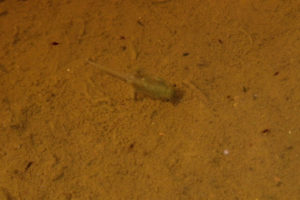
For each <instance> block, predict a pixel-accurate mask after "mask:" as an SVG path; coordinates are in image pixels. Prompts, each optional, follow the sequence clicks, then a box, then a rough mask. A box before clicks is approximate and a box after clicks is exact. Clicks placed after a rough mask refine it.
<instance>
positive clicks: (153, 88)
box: [88, 60, 179, 103]
mask: <svg viewBox="0 0 300 200" xmlns="http://www.w3.org/2000/svg"><path fill="white" fill-rule="evenodd" d="M88 63H89V64H91V65H94V66H96V67H97V68H98V69H100V70H101V71H103V72H105V73H107V74H109V75H111V76H113V77H116V78H118V79H120V80H122V81H124V82H126V83H129V84H131V85H132V86H133V88H134V89H135V91H136V92H137V93H141V94H144V95H146V96H148V97H150V98H152V99H159V100H162V101H170V102H173V103H176V102H177V100H179V95H178V91H177V90H176V88H175V87H174V86H172V85H171V84H169V83H167V82H166V81H164V80H163V79H159V78H152V77H150V76H146V75H143V74H141V73H137V74H136V75H123V74H121V73H119V72H117V71H114V70H111V69H109V68H106V67H103V66H101V65H99V64H97V63H95V62H92V61H90V60H89V61H88Z"/></svg>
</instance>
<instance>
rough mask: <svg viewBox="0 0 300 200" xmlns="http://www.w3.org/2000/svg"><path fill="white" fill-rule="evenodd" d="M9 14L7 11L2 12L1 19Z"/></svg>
mask: <svg viewBox="0 0 300 200" xmlns="http://www.w3.org/2000/svg"><path fill="white" fill-rule="evenodd" d="M7 14H8V11H7V10H4V11H2V12H0V17H2V16H5V15H7Z"/></svg>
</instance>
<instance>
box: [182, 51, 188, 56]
mask: <svg viewBox="0 0 300 200" xmlns="http://www.w3.org/2000/svg"><path fill="white" fill-rule="evenodd" d="M188 55H190V53H188V52H185V53H183V54H182V56H188Z"/></svg>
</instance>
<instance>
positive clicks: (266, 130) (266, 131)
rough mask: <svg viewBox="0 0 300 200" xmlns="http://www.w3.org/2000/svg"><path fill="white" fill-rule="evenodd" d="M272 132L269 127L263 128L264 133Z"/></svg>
mask: <svg viewBox="0 0 300 200" xmlns="http://www.w3.org/2000/svg"><path fill="white" fill-rule="evenodd" d="M270 132H271V130H270V129H268V128H266V129H264V130H262V133H264V134H268V133H270Z"/></svg>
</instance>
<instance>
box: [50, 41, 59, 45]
mask: <svg viewBox="0 0 300 200" xmlns="http://www.w3.org/2000/svg"><path fill="white" fill-rule="evenodd" d="M51 44H52V45H53V46H56V45H59V43H58V42H52V43H51Z"/></svg>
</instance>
